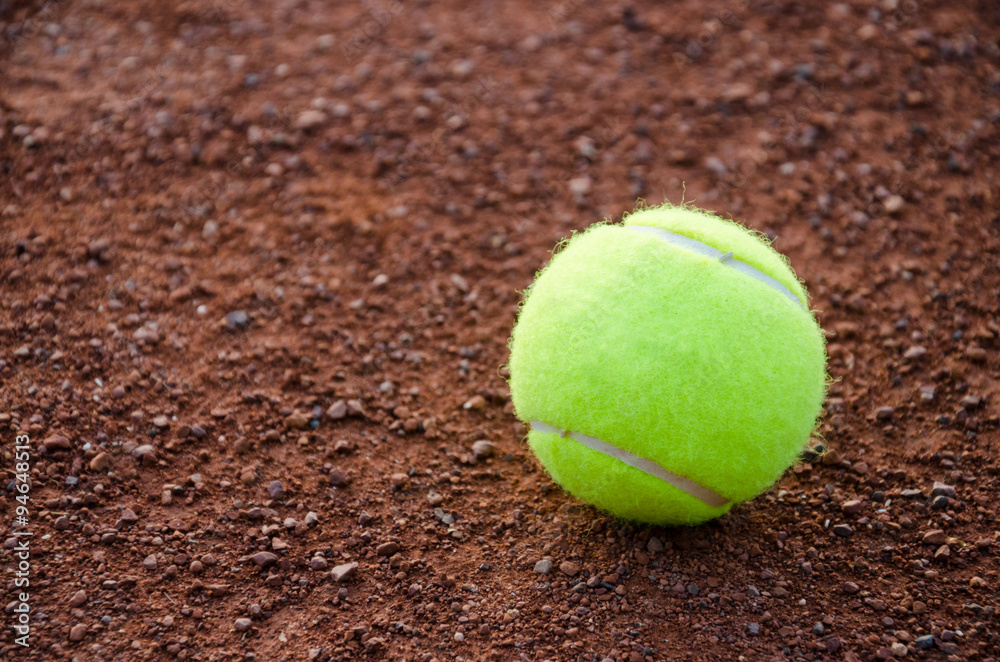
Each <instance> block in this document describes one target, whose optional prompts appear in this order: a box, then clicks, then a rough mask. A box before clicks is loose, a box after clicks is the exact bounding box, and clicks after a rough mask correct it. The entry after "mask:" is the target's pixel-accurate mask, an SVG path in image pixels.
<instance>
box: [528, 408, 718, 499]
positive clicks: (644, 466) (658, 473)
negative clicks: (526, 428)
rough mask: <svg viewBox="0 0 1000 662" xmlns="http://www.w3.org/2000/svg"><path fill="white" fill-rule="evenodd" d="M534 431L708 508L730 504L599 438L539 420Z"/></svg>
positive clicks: (682, 478)
mask: <svg viewBox="0 0 1000 662" xmlns="http://www.w3.org/2000/svg"><path fill="white" fill-rule="evenodd" d="M531 427H532V428H533V429H535V430H538V431H539V432H546V433H550V434H557V435H559V436H560V437H569V438H570V439H573V440H574V441H576V442H577V443H579V444H582V445H583V446H586V447H587V448H589V449H590V450H592V451H597V452H598V453H603V454H604V455H607V456H609V457H612V458H614V459H616V460H618V461H619V462H624V463H625V464H627V465H629V466H630V467H632V468H634V469H638V470H639V471H641V472H643V473H645V474H649V475H650V476H652V477H654V478H659V479H660V480H662V481H663V482H664V483H667V484H669V485H672V486H673V487H676V488H677V489H678V490H680V491H681V492H684V493H685V494H687V495H688V496H691V497H694V498H695V499H698V500H699V501H701V502H702V503H704V504H705V505H707V506H711V507H712V508H719V507H721V506H724V505H726V504H727V503H729V499H727V498H725V497H724V496H722V495H719V494H716V493H715V492H713V491H712V490H710V489H708V488H707V487H705V486H704V485H700V484H699V483H696V482H695V481H693V480H691V479H690V478H686V477H684V476H681V475H680V474H675V473H674V472H673V471H670V470H669V469H667V468H666V467H663V466H661V465H659V464H657V463H656V462H653V461H652V460H648V459H646V458H644V457H639V456H638V455H635V454H633V453H630V452H628V451H627V450H625V449H624V448H618V447H617V446H615V445H614V444H609V443H608V442H606V441H602V440H600V439H598V438H597V437H591V436H589V435H586V434H581V433H579V432H569V431H568V430H563V429H561V428H557V427H556V426H554V425H549V424H548V423H544V422H542V421H537V420H532V421H531Z"/></svg>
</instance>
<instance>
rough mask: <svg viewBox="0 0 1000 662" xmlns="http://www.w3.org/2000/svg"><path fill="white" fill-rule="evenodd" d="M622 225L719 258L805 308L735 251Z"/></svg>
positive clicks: (661, 231) (659, 230)
mask: <svg viewBox="0 0 1000 662" xmlns="http://www.w3.org/2000/svg"><path fill="white" fill-rule="evenodd" d="M622 227H624V228H625V229H626V230H632V231H633V232H639V233H640V234H648V235H652V236H654V237H658V238H659V239H662V240H663V241H665V242H667V243H669V244H673V245H674V246H678V247H680V248H685V249H687V250H689V251H691V252H692V253H698V254H699V255H704V256H706V257H710V258H713V259H716V260H719V262H721V263H722V264H724V265H726V266H727V267H732V268H733V269H736V270H737V271H739V272H740V273H741V274H743V275H745V276H750V277H751V278H754V279H756V280H759V281H760V282H762V283H764V284H765V285H767V286H768V287H771V288H773V289H775V290H777V291H778V292H781V293H782V294H784V295H785V296H786V297H788V298H789V299H791V300H792V301H794V302H795V303H796V304H798V306H799V307H800V308H802V309H805V306H803V305H802V302H801V301H800V300H799V298H798V297H797V296H795V294H793V293H792V291H791V290H789V289H788V288H787V287H785V286H784V285H782V284H781V283H780V282H779V281H777V280H775V279H774V278H772V277H770V276H768V275H767V274H766V273H764V272H763V271H761V270H759V269H757V268H756V267H752V266H750V265H749V264H747V263H746V262H743V261H742V260H740V259H739V258H736V257H733V253H732V252H731V251H730V252H729V253H723V252H722V251H720V250H719V249H717V248H715V247H714V246H709V245H708V244H706V243H704V242H701V241H698V240H697V239H692V238H691V237H685V236H684V235H682V234H677V233H676V232H670V231H669V230H664V229H663V228H656V227H653V226H651V225H625V226H622Z"/></svg>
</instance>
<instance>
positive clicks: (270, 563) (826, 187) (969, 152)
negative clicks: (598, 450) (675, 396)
mask: <svg viewBox="0 0 1000 662" xmlns="http://www.w3.org/2000/svg"><path fill="white" fill-rule="evenodd" d="M0 36H2V39H0V41H2V48H0V283H2V288H0V439H2V444H3V445H2V448H3V450H2V452H0V461H2V463H3V464H2V467H0V470H2V471H3V472H4V473H3V481H2V482H3V485H2V487H3V488H4V489H3V490H2V491H0V540H4V541H6V543H5V544H4V545H3V549H2V550H0V564H2V565H3V568H4V578H5V580H6V582H7V584H6V587H7V590H6V592H5V595H4V599H3V601H2V603H3V605H5V613H4V614H2V615H0V617H2V619H3V624H4V629H3V630H2V631H0V658H2V659H3V660H18V659H25V660H61V659H71V660H110V659H115V660H122V661H130V660H159V659H172V658H176V659H181V660H183V659H198V660H261V661H264V660H307V659H309V660H356V659H391V660H410V661H413V660H422V661H430V660H442V661H443V660H578V661H580V662H583V661H587V662H600V661H603V660H616V661H623V660H628V661H629V662H634V661H639V660H646V661H653V660H657V661H659V660H676V659H683V660H737V659H739V660H772V659H805V660H820V659H823V660H841V659H843V660H872V659H890V658H894V657H895V658H902V657H909V658H916V659H931V660H945V659H948V660H982V661H985V660H995V659H996V658H997V657H998V655H1000V620H998V616H997V614H996V610H997V608H998V606H1000V561H998V556H997V555H998V553H1000V523H998V521H997V503H998V501H1000V464H998V459H997V455H998V450H1000V432H998V421H1000V386H998V383H1000V382H998V379H1000V355H998V349H1000V311H998V308H1000V268H998V260H1000V213H998V208H1000V182H998V175H997V165H998V158H1000V136H998V126H1000V9H998V5H997V4H996V3H995V2H993V1H992V0H980V1H978V2H976V1H972V0H957V1H953V2H945V1H944V0H898V1H897V0H882V1H879V2H873V1H867V0H866V1H861V0H859V1H854V2H848V3H821V2H794V1H791V0H775V1H768V2H758V1H756V0H741V1H739V2H723V1H722V0H698V1H693V0H682V1H680V2H674V3H662V4H661V3H654V2H651V1H637V2H633V3H629V4H620V3H604V2H588V1H585V0H566V1H564V2H562V3H549V4H546V3H532V2H526V1H523V0H514V1H512V2H506V3H500V2H476V3H463V2H455V1H443V2H428V1H423V2H421V1H418V2H405V3H399V2H394V1H389V2H385V3H380V2H370V3H330V2H320V1H319V0H296V1H279V2H263V1H251V0H247V1H237V0H216V1H211V0H210V1H206V2H199V1H196V0H188V1H185V2H153V1H152V0H146V1H136V0H121V1H120V2H109V1H107V0H75V1H66V0H61V1H56V2H49V3H42V2H0ZM639 198H642V199H645V200H646V201H647V202H648V203H650V204H654V203H658V202H660V201H663V200H670V201H672V202H675V203H678V202H680V201H681V200H685V201H687V202H694V203H695V204H697V205H699V206H703V207H707V208H710V209H714V210H717V211H719V212H721V213H724V214H727V215H732V216H733V217H735V218H738V219H740V220H742V221H743V222H745V223H746V224H747V225H749V226H751V227H753V228H755V229H758V230H761V231H763V232H766V233H768V234H769V235H770V236H771V237H773V238H776V243H775V247H776V248H777V249H779V250H780V251H781V252H783V253H784V254H785V255H787V256H788V257H789V259H790V260H791V263H792V265H793V266H794V267H795V268H796V270H797V271H798V273H799V275H800V277H802V278H803V279H804V281H805V283H806V284H807V286H808V288H809V290H810V292H811V295H812V298H813V306H814V308H815V309H816V310H817V311H818V313H817V314H818V316H819V319H820V320H821V322H822V324H823V327H824V329H825V330H826V332H827V333H828V336H829V357H830V362H829V371H830V374H831V377H832V378H833V380H834V381H833V383H832V386H831V388H830V392H829V396H828V398H827V401H826V404H825V409H824V415H823V419H822V423H821V425H820V428H819V432H820V434H821V437H822V438H821V439H817V440H816V441H815V442H814V443H822V444H823V445H824V447H825V448H826V449H828V450H826V452H825V453H822V454H816V453H807V454H806V456H805V457H804V461H803V463H802V464H801V465H799V466H797V467H795V468H794V470H790V471H789V472H788V473H787V475H786V476H785V477H784V478H783V479H782V480H781V481H780V482H779V483H778V484H777V485H776V486H775V487H774V488H773V489H772V490H770V491H769V492H767V493H766V494H764V495H762V496H760V497H759V498H757V499H755V500H754V501H752V502H750V503H747V504H744V505H741V506H739V507H737V508H735V509H734V510H733V511H732V513H731V514H729V515H728V516H726V517H724V518H721V519H720V520H718V521H715V522H711V523H709V524H706V525H703V526H699V527H695V528H679V529H660V528H647V527H641V526H635V525H631V524H627V523H622V522H619V521H616V520H614V519H613V518H611V517H609V516H606V515H604V514H602V513H600V512H597V511H595V510H593V509H592V508H590V507H588V506H585V505H582V504H580V503H578V502H575V501H574V500H573V499H572V498H571V497H569V496H568V495H567V494H566V493H564V492H563V491H561V490H560V489H559V488H558V487H557V486H554V485H553V484H552V482H551V481H550V480H549V479H548V478H547V476H546V474H545V473H544V471H543V470H542V469H541V468H540V467H539V466H538V464H537V462H536V461H535V459H534V458H533V456H532V455H531V453H530V451H529V449H528V448H527V446H526V444H525V443H524V435H525V428H524V426H523V425H522V424H521V423H519V422H518V421H517V420H516V419H515V417H514V416H513V414H512V408H511V404H510V399H509V392H508V389H507V386H506V383H505V381H504V379H503V374H504V373H503V369H502V366H503V364H504V363H505V361H506V357H507V338H508V337H509V334H510V329H511V326H512V324H513V321H514V317H515V315H516V313H517V310H518V303H519V301H520V296H521V294H520V293H521V292H522V291H523V290H524V288H525V287H527V285H528V284H529V283H530V282H531V279H532V277H533V275H534V273H535V272H536V270H538V269H539V268H540V267H541V266H543V265H544V264H545V262H546V260H547V258H548V257H549V255H550V251H551V250H552V249H553V247H554V246H555V245H556V244H557V242H558V241H559V240H560V238H562V237H565V236H566V235H568V234H569V233H570V232H572V231H573V230H577V229H581V228H584V227H586V226H588V225H590V224H591V223H593V222H595V221H598V220H601V219H603V218H612V219H615V218H620V216H621V214H622V213H623V212H625V211H629V210H631V209H632V208H633V207H634V205H635V204H636V200H637V199H639ZM705 406H706V407H710V406H711V402H706V403H705ZM17 434H25V435H28V436H29V437H30V439H31V449H32V450H31V454H32V460H31V466H30V484H31V491H30V499H31V500H30V503H29V506H30V517H29V522H28V524H27V527H25V530H28V531H31V532H32V533H33V537H32V538H31V539H30V548H31V571H30V573H31V574H30V599H29V602H30V606H31V609H32V611H31V616H30V624H31V635H30V645H31V647H30V648H23V647H21V646H20V645H18V644H17V643H16V638H17V634H16V633H15V631H14V627H13V626H14V624H15V622H16V614H15V613H13V610H14V608H15V607H16V605H17V604H18V600H17V598H18V593H19V592H20V591H22V590H23V589H19V588H16V584H15V575H14V571H15V564H16V563H17V557H16V555H15V551H14V549H13V548H14V546H15V545H16V544H17V538H16V537H15V536H14V535H13V525H14V513H15V507H16V506H17V505H18V504H17V502H16V501H15V496H16V495H17V492H16V491H15V486H16V484H17V481H16V473H17V468H16V466H17V465H16V462H15V459H14V448H13V446H14V443H15V437H16V435H17ZM477 442H479V443H477Z"/></svg>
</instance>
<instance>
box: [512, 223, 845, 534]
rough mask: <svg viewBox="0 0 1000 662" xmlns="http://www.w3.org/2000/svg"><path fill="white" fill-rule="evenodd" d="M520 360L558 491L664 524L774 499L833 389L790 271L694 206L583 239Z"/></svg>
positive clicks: (556, 280) (538, 290) (555, 261)
mask: <svg viewBox="0 0 1000 662" xmlns="http://www.w3.org/2000/svg"><path fill="white" fill-rule="evenodd" d="M510 349H511V354H510V364H509V368H510V390H511V395H512V397H513V401H514V408H515V410H516V412H517V415H518V417H519V418H520V419H521V420H523V421H524V422H526V423H527V424H528V425H529V426H530V428H531V431H530V433H529V435H528V443H529V444H530V446H531V448H532V449H533V450H534V452H535V454H536V455H537V456H538V459H539V460H541V462H542V464H543V465H544V466H545V468H546V469H547V470H548V472H549V473H550V474H551V475H552V478H553V479H554V480H555V481H556V482H557V483H559V484H560V485H562V486H563V487H564V488H566V489H567V490H569V491H570V492H571V493H573V494H574V495H575V496H577V497H578V498H580V499H582V500H583V501H586V502H588V503H591V504H593V505H595V506H597V507H599V508H602V509H604V510H606V511H608V512H611V513H613V514H615V515H618V516H620V517H623V518H625V519H630V520H637V521H640V522H649V523H654V524H696V523H699V522H704V521H706V520H709V519H712V518H714V517H718V516H719V515H722V514H723V513H725V512H727V511H728V510H729V509H730V508H731V507H732V506H733V504H736V503H739V502H741V501H745V500H747V499H751V498H753V497H754V496H756V495H758V494H760V493H761V492H763V491H764V490H766V489H767V488H768V487H769V486H771V485H772V484H773V483H774V482H775V481H776V480H777V479H778V478H779V477H780V476H781V474H782V472H783V471H784V470H785V469H787V468H788V467H789V466H791V464H792V463H793V462H794V461H795V459H796V457H797V455H798V454H799V453H800V451H801V450H802V448H803V446H804V445H805V444H806V442H807V441H808V440H809V436H810V434H811V433H812V431H813V430H814V427H815V425H816V418H817V416H818V415H819V411H820V407H821V405H822V401H823V396H824V392H825V389H826V351H825V345H824V338H823V334H822V331H821V330H820V327H819V325H818V324H817V322H816V319H815V318H814V317H813V314H812V313H811V312H810V310H809V305H808V296H807V294H806V292H805V289H804V288H803V286H802V284H801V283H800V282H799V280H798V278H796V276H795V273H794V272H793V271H792V269H791V268H790V267H789V265H788V263H787V261H786V260H785V258H784V257H782V256H781V255H780V254H778V253H777V252H775V251H774V250H773V249H772V248H771V247H770V245H769V244H768V242H767V241H766V239H765V238H763V237H761V236H759V235H757V234H754V233H752V232H750V231H749V230H747V229H746V228H744V227H742V226H741V225H738V224H736V223H733V222H731V221H727V220H725V219H722V218H719V217H718V216H713V215H711V214H709V213H707V212H703V211H700V210H696V209H692V208H687V207H673V206H663V207H657V208H653V209H641V210H639V211H636V212H635V213H633V214H631V215H629V216H627V217H626V218H625V220H624V224H623V225H610V224H598V225H595V226H593V227H591V228H589V229H588V230H587V231H585V232H583V233H581V234H577V235H575V236H574V237H573V238H572V239H571V240H570V241H569V242H568V243H567V244H566V245H565V247H564V248H563V249H562V250H561V251H560V252H558V253H557V254H556V255H555V256H554V257H553V258H552V261H551V262H550V264H549V265H548V266H547V267H546V268H545V269H544V270H543V271H542V272H540V273H539V275H538V277H537V278H536V279H535V282H534V283H533V284H532V285H531V287H530V288H529V289H528V291H527V294H526V297H525V301H524V304H523V306H522V308H521V312H520V315H519V316H518V320H517V324H516V325H515V327H514V331H513V334H512V337H511V341H510Z"/></svg>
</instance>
